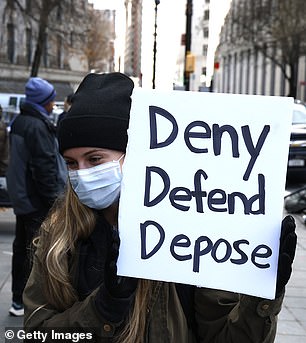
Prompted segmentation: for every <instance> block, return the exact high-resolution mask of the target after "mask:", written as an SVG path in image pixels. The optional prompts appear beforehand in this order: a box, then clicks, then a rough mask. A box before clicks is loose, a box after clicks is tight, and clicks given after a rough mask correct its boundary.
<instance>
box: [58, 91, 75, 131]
mask: <svg viewBox="0 0 306 343" xmlns="http://www.w3.org/2000/svg"><path fill="white" fill-rule="evenodd" d="M72 97H73V93H71V94H68V95H67V96H66V98H65V100H64V111H63V112H62V113H61V114H60V115H59V116H58V118H57V123H56V126H57V127H59V124H60V122H61V120H63V119H64V118H65V116H66V114H67V112H68V111H69V108H70V106H71V104H72Z"/></svg>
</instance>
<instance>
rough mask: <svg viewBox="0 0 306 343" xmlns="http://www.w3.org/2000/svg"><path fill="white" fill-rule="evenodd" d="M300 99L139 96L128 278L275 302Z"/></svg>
mask: <svg viewBox="0 0 306 343" xmlns="http://www.w3.org/2000/svg"><path fill="white" fill-rule="evenodd" d="M292 111H293V99H292V98H285V97H283V98H282V97H268V96H252V95H231V94H214V93H196V92H180V91H172V92H159V91H151V90H143V89H135V90H134V92H133V96H132V109H131V117H130V126H129V141H128V147H127V153H126V158H125V162H124V166H123V180H122V189H121V198H120V208H119V232H120V237H121V245H120V254H119V259H118V273H119V274H120V275H126V276H133V277H138V278H145V279H152V280H162V281H171V282H178V283H186V284H193V285H197V286H203V287H208V288H215V289H224V290H229V291H234V292H239V293H244V294H250V295H254V296H259V297H264V298H268V299H272V298H274V294H275V285H276V271H277V260H278V250H279V236H280V225H281V220H282V211H283V198H284V192H285V178H286V166H287V156H288V147H289V137H290V128H291V117H292Z"/></svg>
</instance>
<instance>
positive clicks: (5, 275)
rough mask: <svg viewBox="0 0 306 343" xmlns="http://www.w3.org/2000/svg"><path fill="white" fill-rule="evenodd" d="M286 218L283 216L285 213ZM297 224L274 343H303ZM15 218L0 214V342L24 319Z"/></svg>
mask: <svg viewBox="0 0 306 343" xmlns="http://www.w3.org/2000/svg"><path fill="white" fill-rule="evenodd" d="M284 215H285V213H284ZM294 217H295V218H296V224H297V229H296V232H297V235H298V245H297V252H296V258H295V262H294V265H293V273H292V276H291V279H290V282H289V284H288V286H287V291H286V296H285V299H284V304H283V308H282V311H281V313H280V315H279V322H278V330H277V336H276V340H275V343H289V342H290V343H301V342H306V287H305V285H306V264H305V262H306V226H305V225H304V223H303V222H302V218H301V216H299V215H295V216H294ZM14 224H15V217H14V214H13V212H12V210H11V209H4V210H1V212H0V303H1V307H0V327H1V331H0V343H4V342H9V340H5V338H4V332H5V328H8V327H19V328H20V329H22V323H23V318H22V317H21V318H20V317H19V318H17V317H11V316H9V314H8V309H9V307H10V305H11V289H10V288H11V275H10V273H11V255H12V253H11V251H12V241H13V238H14Z"/></svg>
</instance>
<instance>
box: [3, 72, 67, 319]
mask: <svg viewBox="0 0 306 343" xmlns="http://www.w3.org/2000/svg"><path fill="white" fill-rule="evenodd" d="M25 95H26V98H25V101H24V102H23V103H22V105H21V107H20V111H21V112H20V115H18V116H17V117H16V119H15V120H14V122H13V124H12V126H11V131H10V161H9V165H8V170H7V175H6V177H7V188H8V194H9V197H10V200H11V203H12V207H13V210H14V213H15V215H16V232H15V238H14V242H13V257H12V293H13V299H12V306H11V308H10V309H9V313H10V314H11V315H13V316H22V315H23V313H24V307H23V302H22V293H23V289H24V286H25V283H26V280H27V278H28V276H29V273H30V269H31V242H32V240H33V238H34V236H35V234H36V233H37V231H38V228H39V227H40V225H41V223H42V221H43V220H44V219H45V217H46V215H47V213H48V211H49V210H50V208H51V207H52V205H53V203H54V201H55V199H56V198H57V196H59V194H61V193H62V192H63V189H64V185H65V182H66V177H67V173H66V166H65V163H64V161H63V159H62V157H61V156H60V155H59V153H58V142H57V138H56V131H55V127H54V126H53V124H52V123H51V120H50V118H49V114H50V113H51V112H52V109H53V105H54V98H55V96H56V91H55V89H54V87H53V85H51V84H50V83H49V82H48V81H46V80H43V79H41V78H39V77H31V78H30V79H29V80H28V82H27V83H26V85H25Z"/></svg>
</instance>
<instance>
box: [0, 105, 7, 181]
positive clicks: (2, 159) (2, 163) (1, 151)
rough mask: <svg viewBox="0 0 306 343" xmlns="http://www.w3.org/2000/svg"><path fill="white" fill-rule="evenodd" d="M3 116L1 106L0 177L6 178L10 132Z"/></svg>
mask: <svg viewBox="0 0 306 343" xmlns="http://www.w3.org/2000/svg"><path fill="white" fill-rule="evenodd" d="M2 114H3V113H2V107H1V105H0V177H3V176H5V173H6V169H7V165H8V132H7V127H6V124H5V122H4V120H3V118H2Z"/></svg>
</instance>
